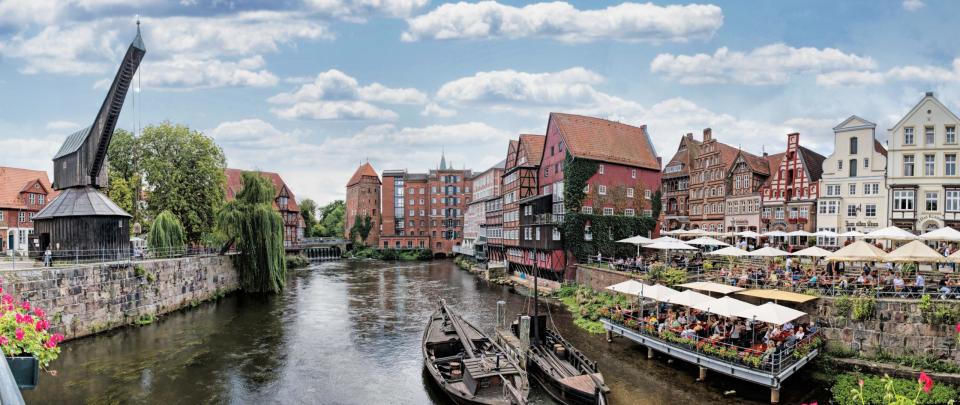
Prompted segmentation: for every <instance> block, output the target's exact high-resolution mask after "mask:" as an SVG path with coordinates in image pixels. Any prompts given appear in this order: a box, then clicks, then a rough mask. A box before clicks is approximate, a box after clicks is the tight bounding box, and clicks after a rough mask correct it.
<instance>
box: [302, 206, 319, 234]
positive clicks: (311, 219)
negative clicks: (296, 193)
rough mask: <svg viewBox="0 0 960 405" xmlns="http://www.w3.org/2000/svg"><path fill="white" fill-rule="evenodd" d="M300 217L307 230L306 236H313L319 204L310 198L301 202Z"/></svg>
mask: <svg viewBox="0 0 960 405" xmlns="http://www.w3.org/2000/svg"><path fill="white" fill-rule="evenodd" d="M300 216H301V217H303V224H304V227H305V229H306V230H305V231H304V234H305V235H304V236H305V237H308V238H309V237H311V236H313V226H314V225H315V224H316V223H317V203H316V202H315V201H313V200H311V199H309V198H306V199H304V200H303V201H300Z"/></svg>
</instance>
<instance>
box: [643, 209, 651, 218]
mask: <svg viewBox="0 0 960 405" xmlns="http://www.w3.org/2000/svg"><path fill="white" fill-rule="evenodd" d="M643 216H645V217H652V216H653V210H643Z"/></svg>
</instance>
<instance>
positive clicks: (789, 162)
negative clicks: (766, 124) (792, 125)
mask: <svg viewBox="0 0 960 405" xmlns="http://www.w3.org/2000/svg"><path fill="white" fill-rule="evenodd" d="M824 159H826V158H825V157H823V155H821V154H819V153H817V152H814V151H812V150H810V149H808V148H805V147H803V146H800V134H799V133H792V134H788V135H787V149H786V151H784V152H783V155H782V157H781V158H780V159H779V162H778V163H777V164H775V165H771V166H770V168H771V171H772V173H771V175H770V177H769V178H768V179H767V181H766V183H765V184H764V185H763V187H762V188H761V189H762V203H763V211H762V213H761V217H760V219H761V222H762V229H761V230H762V231H764V232H766V231H775V230H776V231H785V232H790V231H795V230H805V231H807V232H814V231H815V230H816V229H815V228H816V226H815V224H816V203H817V199H818V198H819V197H820V178H821V175H822V174H823V161H824Z"/></svg>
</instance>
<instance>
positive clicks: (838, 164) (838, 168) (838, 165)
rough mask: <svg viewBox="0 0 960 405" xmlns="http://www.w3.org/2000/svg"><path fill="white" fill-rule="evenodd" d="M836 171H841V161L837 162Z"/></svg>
mask: <svg viewBox="0 0 960 405" xmlns="http://www.w3.org/2000/svg"><path fill="white" fill-rule="evenodd" d="M837 170H843V161H842V160H838V161H837Z"/></svg>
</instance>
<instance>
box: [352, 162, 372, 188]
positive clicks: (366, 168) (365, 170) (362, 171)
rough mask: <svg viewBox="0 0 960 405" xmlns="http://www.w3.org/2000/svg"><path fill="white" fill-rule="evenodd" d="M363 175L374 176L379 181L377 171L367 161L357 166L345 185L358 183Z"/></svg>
mask: <svg viewBox="0 0 960 405" xmlns="http://www.w3.org/2000/svg"><path fill="white" fill-rule="evenodd" d="M364 177H374V178H376V179H377V183H380V176H378V175H377V171H376V170H373V166H371V165H370V163H369V162H368V163H364V164H362V165H360V167H358V168H357V171H356V172H354V173H353V176H352V177H350V181H348V182H347V187H350V186H352V185H354V184H357V183H359V182H360V180H363V178H364Z"/></svg>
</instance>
